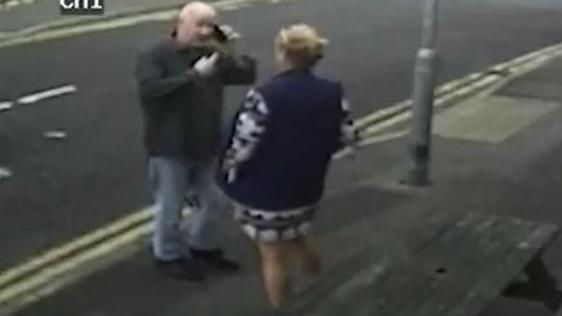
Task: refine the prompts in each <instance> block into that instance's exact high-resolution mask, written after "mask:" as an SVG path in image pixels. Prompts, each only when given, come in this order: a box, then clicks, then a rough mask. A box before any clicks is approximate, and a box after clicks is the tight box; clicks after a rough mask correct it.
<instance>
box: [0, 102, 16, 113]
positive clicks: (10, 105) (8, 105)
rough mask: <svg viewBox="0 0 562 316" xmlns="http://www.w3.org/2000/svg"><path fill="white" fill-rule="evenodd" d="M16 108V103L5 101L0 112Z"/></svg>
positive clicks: (0, 104) (1, 104) (0, 103)
mask: <svg viewBox="0 0 562 316" xmlns="http://www.w3.org/2000/svg"><path fill="white" fill-rule="evenodd" d="M13 107H14V102H10V101H4V102H0V112H3V111H8V110H11V109H12V108H13Z"/></svg>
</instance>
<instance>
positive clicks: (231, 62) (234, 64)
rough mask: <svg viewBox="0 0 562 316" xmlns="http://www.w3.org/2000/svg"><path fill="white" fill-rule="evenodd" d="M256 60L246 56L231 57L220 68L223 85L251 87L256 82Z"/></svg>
mask: <svg viewBox="0 0 562 316" xmlns="http://www.w3.org/2000/svg"><path fill="white" fill-rule="evenodd" d="M256 64H257V63H256V60H255V59H254V58H251V57H249V56H246V55H242V56H236V55H231V56H228V57H226V58H225V60H224V61H223V63H222V67H221V79H222V82H223V83H224V84H225V85H251V84H253V83H254V82H255V80H256V72H257V69H256V68H257V67H256Z"/></svg>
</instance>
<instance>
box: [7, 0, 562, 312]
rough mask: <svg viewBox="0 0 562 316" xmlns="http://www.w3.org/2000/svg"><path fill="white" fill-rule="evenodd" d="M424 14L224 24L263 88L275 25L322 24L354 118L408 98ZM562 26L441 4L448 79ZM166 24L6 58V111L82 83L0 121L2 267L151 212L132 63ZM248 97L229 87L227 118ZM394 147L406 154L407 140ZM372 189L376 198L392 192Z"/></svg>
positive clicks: (366, 12) (335, 13)
mask: <svg viewBox="0 0 562 316" xmlns="http://www.w3.org/2000/svg"><path fill="white" fill-rule="evenodd" d="M140 2H141V1H139V3H140ZM52 3H53V2H51V1H48V0H43V1H41V0H39V1H38V2H37V3H35V4H30V5H29V6H28V7H27V8H28V9H29V10H38V11H37V12H36V13H35V14H34V13H33V12H32V11H28V12H31V13H28V18H29V19H32V18H35V17H37V16H39V11H40V12H48V9H47V8H45V7H43V10H40V8H41V7H34V5H38V6H39V5H45V6H46V5H48V4H52ZM108 3H109V0H108ZM114 3H117V1H115V2H114ZM121 3H123V5H124V6H127V7H128V4H126V2H121ZM131 3H132V2H131ZM135 3H137V2H135ZM159 3H162V2H159ZM25 8H26V7H24V6H23V5H22V6H21V7H19V8H14V9H13V10H14V11H12V13H13V14H16V13H15V12H16V10H24V9H25ZM32 8H34V9H32ZM420 9H421V6H420V1H418V0H415V1H414V0H394V1H383V0H346V1H341V0H317V1H310V0H301V1H294V2H291V3H280V4H276V5H270V4H261V5H255V6H252V7H251V8H244V9H242V10H238V11H231V12H227V13H225V20H226V21H227V22H229V23H231V24H233V25H235V26H236V27H237V28H239V29H240V31H241V32H242V33H243V34H244V35H245V37H244V43H242V44H243V45H242V46H243V47H245V48H246V49H248V50H249V51H251V52H252V53H253V54H254V55H256V56H257V57H258V58H259V60H260V80H261V81H263V80H265V79H266V78H268V77H269V76H270V75H271V74H272V73H273V66H272V65H273V63H272V44H271V41H272V38H273V36H274V34H275V32H276V30H277V29H278V28H279V26H281V25H283V24H286V23H289V22H293V21H295V20H303V21H307V22H310V23H312V24H314V25H318V26H319V27H320V29H322V30H323V31H324V33H326V35H327V36H328V37H329V38H330V40H331V43H332V45H331V46H330V51H329V53H328V56H327V58H326V60H325V62H324V63H323V64H322V65H321V67H320V69H319V71H320V72H321V73H322V74H328V75H330V76H332V77H336V78H341V79H342V81H343V82H344V84H345V86H346V87H347V92H348V95H349V98H350V99H351V101H352V103H353V104H354V107H355V110H356V115H357V116H360V115H364V114H366V113H369V112H370V111H372V110H373V109H380V108H384V107H386V106H389V105H391V104H393V103H395V102H398V101H401V100H404V99H407V98H408V97H409V94H410V91H411V86H410V82H411V76H412V69H413V60H414V55H415V51H416V48H417V44H418V42H419V31H420V21H421V10H420ZM7 12H10V11H5V12H4V11H2V12H1V13H0V14H7ZM22 12H23V11H22ZM4 17H5V16H2V17H0V23H4V22H3V21H7V20H6V19H5V18H4ZM561 17H562V4H561V3H559V1H547V0H540V1H533V3H532V4H530V3H528V2H525V1H521V0H517V1H507V0H487V1H484V0H463V1H449V2H446V1H444V2H443V8H442V21H441V22H442V25H441V39H440V47H441V50H442V53H443V58H442V67H441V73H440V79H439V80H440V82H445V81H448V80H451V79H455V78H458V77H459V76H462V75H464V74H467V73H469V72H473V71H480V70H483V69H485V68H487V67H489V66H491V65H494V64H496V63H498V62H503V61H505V60H508V59H510V58H513V57H516V56H519V55H521V54H523V53H527V52H530V51H533V50H535V49H539V48H542V47H544V46H547V45H552V44H555V43H558V42H560V41H562V31H561V30H562V18H561ZM22 19H23V18H22ZM16 20H17V21H23V20H20V19H16ZM30 21H31V20H30ZM342 21H343V22H344V23H342ZM30 23H31V22H30ZM33 23H36V22H33ZM170 28H171V24H170V23H149V24H143V25H138V26H135V27H130V28H123V29H117V30H112V31H107V32H103V33H95V34H88V35H83V36H79V37H72V38H66V39H60V40H54V41H48V42H41V43H35V44H29V45H24V46H18V47H12V48H9V49H3V50H0V74H1V75H0V102H1V101H3V100H11V99H14V98H16V97H18V96H21V95H25V94H27V93H31V92H34V91H37V90H41V89H47V88H50V87H53V86H58V85H62V84H74V85H76V86H77V87H78V92H77V93H75V94H70V95H67V96H64V97H60V98H55V99H52V100H46V101H43V102H40V103H37V104H33V105H30V106H27V107H17V108H15V109H13V110H11V111H7V112H2V113H0V149H1V150H0V166H5V167H9V168H10V169H11V170H12V171H13V172H14V175H13V177H12V178H11V179H9V180H8V181H3V182H1V183H0V218H3V219H4V220H2V221H0V225H1V227H0V228H1V229H0V248H1V249H2V250H3V255H2V256H0V270H3V269H5V268H7V267H10V266H13V265H16V264H18V263H19V262H21V261H22V260H25V259H27V258H29V257H32V256H34V255H36V254H38V253H40V252H41V251H42V250H44V249H47V248H50V247H53V246H56V245H59V244H61V243H63V242H66V241H68V240H70V239H72V238H74V237H76V236H79V235H81V234H84V233H86V232H89V231H91V230H93V229H95V228H98V227H100V226H103V225H104V224H107V223H108V222H110V221H112V220H114V219H116V218H119V217H121V216H124V215H127V214H130V213H131V212H132V211H134V210H137V209H139V208H141V207H143V206H145V205H146V204H147V203H148V197H147V193H146V186H145V181H144V155H143V152H142V148H141V143H140V134H141V118H140V111H139V109H138V104H137V99H136V92H135V87H134V83H133V80H132V73H133V65H134V56H135V55H136V53H137V52H138V51H139V50H140V49H141V48H142V47H145V46H146V45H148V44H149V43H152V42H154V41H156V40H157V39H159V38H160V37H161V36H162V35H163V34H165V33H166V32H167V31H168V30H169V29H170ZM244 90H245V89H235V90H233V91H231V93H230V94H229V99H228V100H229V101H228V104H227V112H228V113H231V112H232V109H234V108H236V107H237V105H238V102H239V101H238V100H240V98H241V95H242V93H243V92H244ZM227 116H228V115H227ZM53 128H64V129H65V130H66V131H67V132H68V138H67V139H65V140H63V141H53V140H46V139H44V138H43V136H42V135H43V132H44V131H46V130H50V129H53ZM553 137H554V136H553ZM385 146H386V145H385ZM388 146H389V147H390V148H393V150H394V151H396V153H395V154H396V155H397V157H398V156H400V155H398V154H402V151H403V144H394V143H393V144H389V145H388ZM380 148H386V147H377V149H376V150H375V149H373V157H371V156H370V155H369V154H367V152H366V154H365V155H364V157H368V158H361V159H369V161H370V160H371V159H372V164H371V165H369V168H368V171H369V172H367V171H366V170H365V169H364V168H363V169H354V168H353V167H349V168H342V169H341V170H342V171H335V173H336V174H338V176H335V178H334V179H339V180H334V181H335V182H336V183H337V184H338V185H340V184H341V185H343V184H345V183H348V184H350V183H354V182H352V179H353V178H354V177H360V176H363V175H365V176H366V175H368V174H371V173H372V174H376V173H375V172H378V171H379V170H381V169H382V170H385V168H387V167H389V166H391V165H392V163H394V161H395V158H396V157H393V156H392V155H387V156H386V158H387V159H388V160H384V159H378V158H377V157H379V158H380V157H383V156H379V155H381V154H380V152H379V150H380V151H381V152H384V150H382V149H380ZM485 148H487V147H485ZM124 149H126V150H124ZM479 150H480V149H479ZM368 152H371V150H369V151H368ZM530 152H531V151H530ZM520 155H521V154H519V155H516V157H520ZM529 155H530V154H529ZM375 158H377V159H375ZM502 158H505V157H502ZM462 168H463V167H462V165H461V167H460V169H461V170H462ZM466 168H469V167H466ZM377 192H378V193H377V194H380V195H381V196H383V197H381V199H383V198H386V196H388V195H391V196H394V195H393V193H392V192H391V193H390V194H389V193H388V192H387V191H385V190H382V192H379V191H377ZM377 194H373V196H378V195H377ZM368 195H369V194H368ZM342 203H343V202H342ZM347 208H348V209H351V208H350V207H347ZM356 212H357V214H355V213H354V214H355V215H357V216H359V215H360V214H362V213H361V212H363V210H357V211H356ZM352 218H353V217H349V221H350V222H352V221H353V220H352ZM321 225H322V224H321ZM321 225H320V226H321ZM326 225H327V226H329V225H330V224H328V223H327V224H326ZM232 231H233V232H234V230H232ZM148 304H152V303H151V302H148ZM156 305H158V306H159V304H156V303H155V306H156Z"/></svg>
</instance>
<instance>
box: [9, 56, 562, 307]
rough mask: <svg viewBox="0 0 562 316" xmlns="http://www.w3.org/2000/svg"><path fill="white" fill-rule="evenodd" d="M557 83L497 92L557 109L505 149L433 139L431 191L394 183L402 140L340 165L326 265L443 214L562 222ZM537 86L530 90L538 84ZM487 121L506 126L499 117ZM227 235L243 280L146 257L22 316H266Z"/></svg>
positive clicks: (322, 234)
mask: <svg viewBox="0 0 562 316" xmlns="http://www.w3.org/2000/svg"><path fill="white" fill-rule="evenodd" d="M561 84H562V59H559V60H558V61H556V62H554V63H552V64H550V65H549V66H547V67H544V68H542V69H539V70H538V71H536V72H534V73H532V74H530V75H527V76H525V77H523V78H521V79H518V80H516V81H514V82H512V83H510V84H509V85H507V86H506V87H504V88H503V89H501V90H499V91H497V92H496V93H495V94H494V95H493V96H492V97H494V98H496V97H501V98H511V99H512V100H513V102H514V103H513V104H528V105H529V106H533V105H534V104H538V102H552V103H555V104H556V108H554V109H553V110H552V111H551V112H550V113H549V114H548V115H543V116H541V117H539V118H538V119H536V120H534V121H532V122H529V124H528V125H527V126H525V127H524V128H522V129H519V130H517V132H516V133H514V134H513V135H512V136H511V137H510V138H508V139H507V140H505V141H503V142H501V143H495V144H490V143H487V142H481V141H465V140H462V139H458V138H449V137H441V136H436V137H435V138H434V140H435V143H434V155H433V157H434V158H433V172H432V179H433V185H432V186H431V187H428V188H424V189H411V188H407V187H403V186H401V185H399V184H398V183H397V179H399V178H400V176H401V175H403V171H404V166H405V164H404V163H405V161H404V148H405V140H404V139H399V140H396V141H393V142H389V143H384V144H379V145H376V146H372V147H369V148H366V149H364V150H362V151H361V153H360V155H359V156H358V158H357V159H356V160H341V161H339V162H337V163H335V164H334V166H333V169H332V172H331V174H330V178H329V184H328V194H327V196H326V199H325V200H324V202H323V203H322V206H321V208H320V210H321V211H320V212H319V215H318V218H317V222H316V225H315V230H314V236H315V238H314V240H315V242H316V244H318V245H319V246H320V248H321V249H322V252H323V253H324V257H325V260H326V263H327V267H328V269H331V268H334V267H336V266H337V265H338V264H341V262H343V260H344V259H345V258H346V257H348V256H349V254H350V253H352V252H354V251H358V250H360V249H361V247H363V246H365V245H366V244H367V243H373V244H374V245H375V246H378V247H385V245H386V244H388V243H393V248H397V249H401V248H402V249H404V251H407V249H406V248H405V247H404V245H405V243H406V242H407V239H408V236H410V238H411V236H412V234H414V233H415V232H416V227H417V224H416V223H418V222H419V221H420V220H423V218H425V217H427V216H430V215H431V214H435V213H439V212H452V211H460V212H462V211H470V212H481V213H490V214H504V215H510V216H517V217H520V218H525V219H530V220H535V221H541V222H548V223H554V224H557V225H562V214H561V213H560V212H559V209H560V208H561V207H562V199H560V194H559V191H560V187H561V185H562V175H561V174H562V173H561V171H562V169H561V167H560V157H561V155H562V139H561V137H560V135H561V133H562V124H561V123H560V122H562V120H561V119H562V96H561V95H559V94H556V91H559V87H560V85H561ZM541 85H542V86H543V88H538V89H535V92H533V89H532V87H537V86H541ZM556 85H558V86H556ZM529 87H531V88H529ZM544 87H550V88H544ZM490 100H492V98H484V99H481V100H480V101H478V102H484V103H485V104H486V103H490V102H491V101H490ZM457 106H458V107H463V106H466V105H464V104H459V105H457ZM453 109H455V108H453ZM447 111H450V110H447ZM446 113H447V112H445V113H444V114H446ZM482 119H489V120H492V121H493V122H496V123H498V124H499V123H501V122H502V118H501V117H493V118H490V117H485V116H484V117H482ZM494 120H495V121H494ZM225 216H226V215H225ZM224 231H225V236H224V240H225V247H226V249H228V250H229V253H230V254H232V255H234V256H235V257H237V258H240V261H241V262H242V263H243V265H244V271H243V272H242V273H240V274H238V275H235V276H219V275H217V276H215V277H213V278H212V279H211V280H209V281H207V282H205V283H201V284H194V283H182V282H177V281H170V280H167V279H165V278H164V277H162V276H160V275H159V274H158V273H157V272H156V270H155V269H154V268H153V267H152V265H151V262H150V259H149V255H148V253H147V252H146V251H140V252H138V253H136V254H135V255H134V256H132V257H131V258H129V259H126V260H124V261H122V262H120V263H119V264H116V265H114V266H111V267H109V268H107V269H105V270H102V271H99V272H98V273H95V274H93V275H92V276H90V277H88V278H87V279H85V280H83V281H81V282H79V283H77V284H76V285H73V286H71V287H69V288H67V289H65V290H63V291H62V292H60V293H58V294H56V295H55V296H53V297H51V298H48V299H46V300H44V301H43V302H40V303H37V304H36V305H34V306H31V307H29V308H27V309H25V310H22V311H21V312H20V313H18V314H17V315H19V316H27V315H29V316H31V315H33V316H41V315H77V316H82V315H84V316H86V315H99V316H101V315H104V316H113V315H115V316H117V315H118V316H128V315H131V316H132V315H135V316H140V315H146V316H148V315H166V316H176V315H178V316H179V315H194V316H199V315H201V316H203V315H240V316H242V315H244V316H249V315H263V313H264V311H266V310H267V308H266V306H265V304H264V301H265V298H264V295H263V293H262V292H261V284H260V278H259V276H258V271H259V269H258V264H257V260H258V259H257V256H256V252H255V250H254V249H253V247H252V246H251V245H250V243H249V242H248V241H247V240H245V238H244V237H243V236H242V235H241V234H240V233H239V232H238V228H237V227H235V225H234V224H233V223H232V222H231V221H227V220H225V222H224ZM546 261H547V264H548V265H549V266H550V267H551V269H552V270H553V272H554V273H555V275H556V276H557V277H558V278H559V279H562V240H561V239H558V240H556V241H555V242H554V244H552V245H551V246H550V248H548V249H547V251H546ZM404 304H407V302H404ZM482 315H483V316H491V315H512V316H528V315H533V316H546V315H550V314H549V312H548V311H547V310H546V309H545V308H544V307H543V306H541V305H538V304H534V303H528V302H522V301H516V300H512V299H505V298H498V299H497V300H496V301H495V302H494V303H493V304H492V305H491V306H490V307H489V308H488V309H487V310H486V311H484V312H483V313H482Z"/></svg>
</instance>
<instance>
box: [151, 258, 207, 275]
mask: <svg viewBox="0 0 562 316" xmlns="http://www.w3.org/2000/svg"><path fill="white" fill-rule="evenodd" d="M156 266H157V267H158V269H159V270H160V271H162V272H163V273H164V274H166V275H168V276H170V277H172V278H174V279H178V280H186V281H203V280H205V279H206V278H207V269H206V268H205V266H204V265H203V264H201V263H200V262H198V261H197V260H194V259H192V258H180V259H176V260H171V261H165V260H160V259H156Z"/></svg>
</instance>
